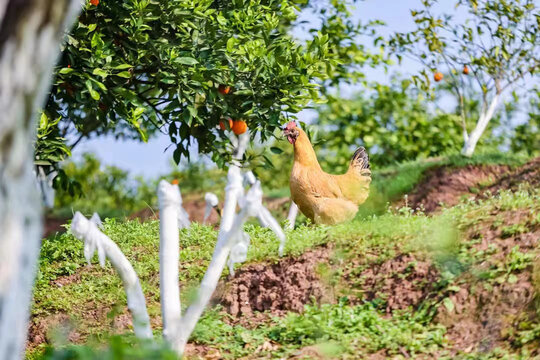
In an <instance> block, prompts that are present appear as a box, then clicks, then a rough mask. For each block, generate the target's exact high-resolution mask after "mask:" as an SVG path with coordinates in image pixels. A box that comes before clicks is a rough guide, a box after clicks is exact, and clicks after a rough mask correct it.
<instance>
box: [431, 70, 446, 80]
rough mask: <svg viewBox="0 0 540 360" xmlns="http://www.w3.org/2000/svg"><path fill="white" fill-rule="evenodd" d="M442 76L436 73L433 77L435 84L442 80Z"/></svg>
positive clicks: (440, 73)
mask: <svg viewBox="0 0 540 360" xmlns="http://www.w3.org/2000/svg"><path fill="white" fill-rule="evenodd" d="M443 77H444V75H443V74H442V72H436V73H435V75H433V79H435V81H436V82H439V81H441V80H442V79H443Z"/></svg>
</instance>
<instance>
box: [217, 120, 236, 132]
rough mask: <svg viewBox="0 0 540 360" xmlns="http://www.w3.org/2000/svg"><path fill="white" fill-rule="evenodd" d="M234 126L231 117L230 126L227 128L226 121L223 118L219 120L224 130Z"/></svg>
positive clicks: (220, 126)
mask: <svg viewBox="0 0 540 360" xmlns="http://www.w3.org/2000/svg"><path fill="white" fill-rule="evenodd" d="M232 127H233V121H232V120H231V119H229V127H228V128H227V126H226V125H225V122H224V121H223V120H221V121H220V122H219V128H220V129H221V130H222V131H225V130H227V129H232Z"/></svg>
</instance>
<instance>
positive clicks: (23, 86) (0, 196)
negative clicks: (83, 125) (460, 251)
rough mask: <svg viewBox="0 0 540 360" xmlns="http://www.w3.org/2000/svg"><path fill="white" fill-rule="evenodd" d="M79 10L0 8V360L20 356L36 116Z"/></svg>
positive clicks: (56, 0) (31, 247)
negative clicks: (67, 31) (57, 59)
mask: <svg viewBox="0 0 540 360" xmlns="http://www.w3.org/2000/svg"><path fill="white" fill-rule="evenodd" d="M79 7H80V2H78V1H71V0H7V1H6V0H4V1H2V2H1V3H0V111H1V113H0V359H17V358H20V357H21V356H22V354H23V350H24V344H25V340H26V332H27V322H28V314H29V307H30V301H31V292H32V286H33V283H34V276H35V268H36V261H37V258H38V254H39V245H40V238H41V235H42V222H41V203H40V197H39V194H38V192H37V186H36V179H35V176H34V173H33V147H32V143H33V141H34V140H35V129H36V119H37V117H36V112H37V110H38V109H39V107H40V106H42V104H43V102H44V100H45V95H46V92H47V90H48V88H49V83H50V80H51V74H52V68H53V65H54V61H55V60H56V57H57V56H58V54H59V52H60V46H59V45H60V40H61V38H62V35H63V31H64V30H65V26H66V25H67V24H69V23H70V22H69V21H70V20H72V19H73V18H74V16H75V15H76V11H75V10H76V9H78V8H79Z"/></svg>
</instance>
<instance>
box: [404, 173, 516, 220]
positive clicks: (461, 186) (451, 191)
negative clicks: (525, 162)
mask: <svg viewBox="0 0 540 360" xmlns="http://www.w3.org/2000/svg"><path fill="white" fill-rule="evenodd" d="M508 171H509V167H507V166H498V165H483V166H473V165H468V166H465V167H462V168H452V167H444V166H443V167H439V168H436V169H433V170H429V171H428V172H427V174H426V175H425V177H424V180H423V181H421V182H420V183H419V184H418V185H417V186H416V188H415V190H413V192H412V193H411V194H409V195H408V199H407V201H408V204H407V205H408V206H409V207H411V208H413V209H420V210H423V211H424V212H425V213H432V212H435V211H436V210H439V209H440V208H441V205H444V206H445V207H451V206H454V205H456V204H458V203H459V202H460V201H461V199H462V198H463V197H475V196H476V194H474V192H476V193H478V192H479V190H478V187H481V186H482V185H490V184H492V183H494V182H495V181H496V180H497V178H499V177H500V176H502V175H503V174H504V173H505V172H508Z"/></svg>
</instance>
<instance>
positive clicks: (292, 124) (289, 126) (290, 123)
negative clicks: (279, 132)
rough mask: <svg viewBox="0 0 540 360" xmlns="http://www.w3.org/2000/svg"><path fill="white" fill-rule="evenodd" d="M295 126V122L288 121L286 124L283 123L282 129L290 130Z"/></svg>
mask: <svg viewBox="0 0 540 360" xmlns="http://www.w3.org/2000/svg"><path fill="white" fill-rule="evenodd" d="M295 127H296V122H294V121H289V122H288V123H287V124H285V127H284V128H283V130H292V129H294V128H295Z"/></svg>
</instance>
